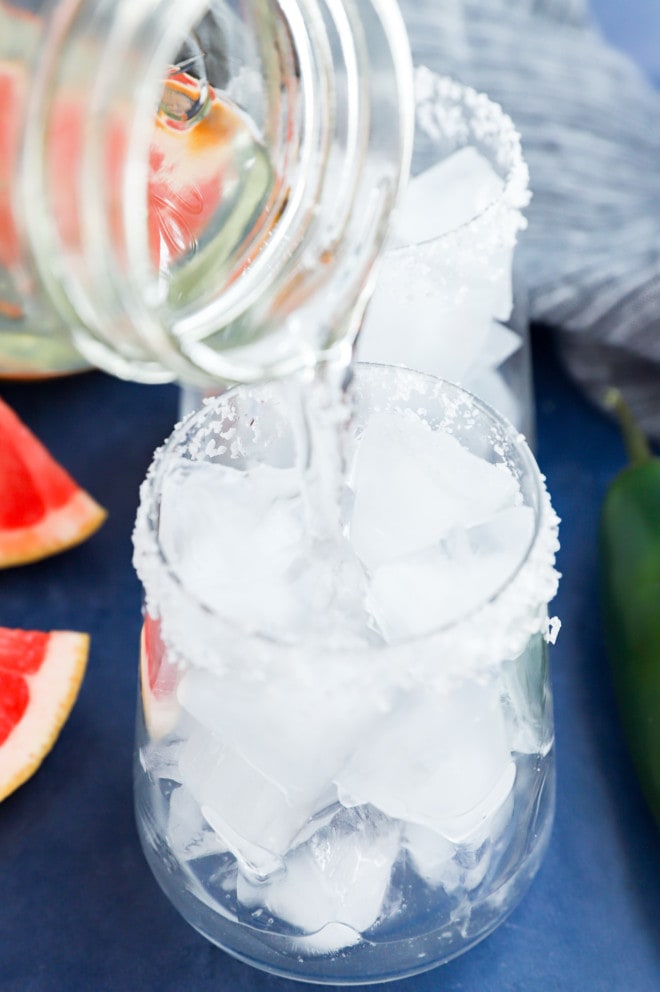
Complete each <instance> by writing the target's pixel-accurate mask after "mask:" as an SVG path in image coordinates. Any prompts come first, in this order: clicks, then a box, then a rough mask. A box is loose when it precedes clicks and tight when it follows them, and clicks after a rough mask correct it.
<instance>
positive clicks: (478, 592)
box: [367, 506, 534, 643]
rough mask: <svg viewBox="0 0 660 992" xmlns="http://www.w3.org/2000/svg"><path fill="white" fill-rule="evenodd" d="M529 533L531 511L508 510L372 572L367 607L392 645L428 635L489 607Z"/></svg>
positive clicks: (522, 551)
mask: <svg viewBox="0 0 660 992" xmlns="http://www.w3.org/2000/svg"><path fill="white" fill-rule="evenodd" d="M533 534H534V513H533V510H532V509H531V507H527V506H516V507H509V508H508V509H505V510H502V511H501V512H500V513H498V514H496V515H495V516H494V517H493V518H492V519H491V520H489V521H487V522H485V523H482V524H479V525H477V526H475V527H471V528H469V529H467V530H462V529H460V528H457V529H456V530H455V531H454V532H453V533H452V534H450V535H448V536H447V538H446V540H445V542H444V543H443V544H442V545H441V546H438V547H435V548H431V549H430V550H426V551H422V552H420V553H419V554H416V555H411V556H409V557H408V558H405V559H400V560H396V561H393V562H387V563H385V564H383V565H380V566H379V567H378V568H375V569H374V570H373V572H372V575H371V584H370V587H369V592H368V596H367V608H368V610H369V612H370V614H371V616H372V618H373V620H374V621H375V625H376V627H377V628H378V630H380V632H381V633H382V635H383V636H384V638H385V639H386V640H387V641H389V642H391V643H395V642H398V641H403V640H406V639H408V638H411V637H419V636H423V635H424V634H428V633H430V632H431V631H432V630H435V629H438V628H440V627H442V626H444V625H446V624H449V623H453V622H455V621H457V620H459V619H460V618H462V617H464V616H467V614H469V613H470V612H471V611H472V610H474V609H476V608H477V607H478V606H480V605H482V604H484V603H486V602H488V601H489V600H490V599H492V597H493V596H495V595H496V594H497V593H498V592H499V590H500V589H502V588H503V587H504V586H505V585H506V583H507V581H508V580H509V579H510V578H511V577H512V576H513V575H514V574H515V572H516V570H517V568H518V567H519V565H520V563H521V562H522V561H523V559H524V557H525V554H526V552H527V549H528V547H529V545H530V543H531V540H532V537H533Z"/></svg>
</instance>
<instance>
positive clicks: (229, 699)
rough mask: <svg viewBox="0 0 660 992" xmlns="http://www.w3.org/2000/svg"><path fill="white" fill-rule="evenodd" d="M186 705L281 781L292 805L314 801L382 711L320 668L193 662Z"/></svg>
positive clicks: (184, 688)
mask: <svg viewBox="0 0 660 992" xmlns="http://www.w3.org/2000/svg"><path fill="white" fill-rule="evenodd" d="M178 697H179V701H180V703H181V706H182V707H183V708H184V709H185V710H186V712H188V713H189V714H190V715H191V716H192V717H193V718H194V719H195V721H197V722H198V723H199V724H200V725H201V726H202V727H205V728H206V729H207V730H209V731H210V732H211V733H212V734H213V735H214V737H215V738H216V739H217V740H221V741H222V743H223V745H225V746H226V747H228V748H231V749H232V750H233V751H234V752H235V753H236V754H240V755H241V756H242V758H243V760H244V761H245V762H246V763H247V764H249V765H250V767H251V768H252V769H254V770H255V772H258V773H259V774H260V775H262V776H263V777H264V779H266V780H267V781H269V782H271V783H272V784H273V785H274V786H276V787H277V789H278V790H280V791H281V792H282V793H283V794H284V795H285V796H286V797H287V799H288V801H289V802H290V803H291V804H292V805H296V804H297V803H298V802H301V803H302V804H303V805H304V806H305V807H307V806H312V805H313V806H314V807H315V808H318V807H317V806H316V803H317V800H318V801H319V802H320V801H321V800H322V799H323V797H324V796H327V793H328V786H329V783H330V782H331V780H332V776H333V775H334V773H335V772H336V770H337V768H339V767H341V765H342V764H343V763H344V761H345V760H346V758H347V756H348V755H349V754H350V753H351V750H352V749H353V747H354V746H355V742H356V741H357V740H358V739H359V738H360V736H361V735H362V734H363V733H364V728H365V727H369V726H370V725H371V724H372V723H373V722H374V721H375V720H376V719H377V717H378V716H379V714H380V710H379V708H378V703H377V701H376V700H375V699H372V698H371V696H369V695H368V694H365V693H364V692H363V690H362V689H361V687H360V686H359V685H355V686H353V690H352V691H350V688H349V687H348V686H346V685H339V684H334V681H333V679H332V678H326V677H324V675H323V673H319V672H316V673H315V672H308V673H307V676H306V677H303V676H302V675H301V676H300V677H298V671H297V669H296V666H295V665H292V668H291V670H289V671H280V672H273V673H272V674H271V675H270V676H269V677H268V678H266V679H261V680H258V681H257V680H250V679H245V678H241V677H240V675H232V676H230V675H227V676H225V677H222V678H217V677H216V676H215V675H213V674H212V673H211V672H207V671H204V670H196V669H191V670H190V671H188V672H187V673H186V674H185V676H184V677H183V679H182V680H181V684H180V686H179V690H178Z"/></svg>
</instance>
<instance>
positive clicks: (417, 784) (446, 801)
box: [336, 660, 515, 843]
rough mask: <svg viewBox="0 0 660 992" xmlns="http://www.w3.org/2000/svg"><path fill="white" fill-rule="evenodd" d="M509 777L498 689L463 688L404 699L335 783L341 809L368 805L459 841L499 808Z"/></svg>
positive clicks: (511, 778)
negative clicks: (356, 805)
mask: <svg viewBox="0 0 660 992" xmlns="http://www.w3.org/2000/svg"><path fill="white" fill-rule="evenodd" d="M439 663H440V660H439ZM514 779H515V765H514V763H513V762H512V760H511V752H510V749H509V744H508V741H507V734H506V726H505V722H504V717H503V714H502V709H501V704H500V699H499V694H498V690H497V688H496V687H495V686H494V685H480V684H476V683H466V684H464V685H462V686H459V687H458V688H455V689H453V690H452V691H448V692H439V691H436V690H433V689H432V688H431V687H429V688H428V689H427V690H425V691H424V692H422V691H414V692H409V693H406V694H403V695H402V696H401V698H400V700H399V703H398V705H397V706H395V708H394V709H393V710H392V712H391V713H390V714H388V715H386V716H384V717H383V718H382V720H381V722H380V724H379V725H377V726H376V727H375V729H374V730H373V732H372V733H371V734H370V735H368V736H367V737H366V738H365V740H364V742H363V745H362V746H361V747H359V748H358V749H357V750H356V752H355V753H354V754H353V756H352V757H351V759H350V760H349V761H348V763H347V764H346V766H345V767H344V768H343V769H342V770H341V772H340V773H339V775H338V776H337V779H336V781H337V788H338V793H339V799H340V801H341V802H342V803H344V804H345V805H350V804H363V803H371V804H372V805H374V806H376V807H377V808H378V809H380V810H381V811H382V812H383V813H385V814H386V815H388V816H390V817H394V818H397V819H400V820H405V821H410V822H412V823H417V824H420V825H421V826H426V827H429V828H431V829H432V830H435V831H437V832H438V833H440V834H442V835H443V836H444V837H446V838H447V839H448V840H450V841H452V842H454V843H458V842H461V841H463V840H464V839H466V838H468V837H469V836H470V835H471V834H472V833H473V832H474V831H475V830H477V829H478V828H479V827H480V826H481V825H482V824H483V822H484V821H485V820H486V819H488V817H489V816H491V815H492V814H493V812H494V811H495V810H496V809H498V808H499V807H500V806H501V805H502V803H503V802H504V801H505V800H506V797H507V796H508V794H509V793H510V791H511V788H512V786H513V782H514Z"/></svg>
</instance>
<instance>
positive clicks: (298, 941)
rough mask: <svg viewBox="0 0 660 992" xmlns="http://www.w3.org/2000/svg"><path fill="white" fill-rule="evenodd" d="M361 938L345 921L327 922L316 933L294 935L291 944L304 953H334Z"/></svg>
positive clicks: (351, 945)
mask: <svg viewBox="0 0 660 992" xmlns="http://www.w3.org/2000/svg"><path fill="white" fill-rule="evenodd" d="M361 939H362V937H361V935H360V934H359V933H358V932H357V930H354V929H353V927H347V926H346V924H345V923H328V924H327V925H326V926H324V927H322V928H321V929H320V930H317V932H316V933H310V934H305V935H304V936H302V937H294V938H293V945H294V947H295V948H296V949H297V950H298V951H301V952H304V953H305V954H318V955H322V954H334V953H335V951H341V950H344V948H346V947H353V946H354V945H355V944H359V943H360V940H361Z"/></svg>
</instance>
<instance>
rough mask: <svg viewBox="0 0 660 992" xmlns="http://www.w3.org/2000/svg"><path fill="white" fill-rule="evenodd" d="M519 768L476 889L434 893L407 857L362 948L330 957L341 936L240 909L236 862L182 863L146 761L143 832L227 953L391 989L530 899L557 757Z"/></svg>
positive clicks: (177, 891) (316, 976)
mask: <svg viewBox="0 0 660 992" xmlns="http://www.w3.org/2000/svg"><path fill="white" fill-rule="evenodd" d="M517 764H518V776H517V782H516V787H515V790H514V793H515V795H514V812H513V815H512V818H511V823H510V826H509V828H508V829H507V830H506V831H505V833H504V835H503V837H502V839H501V841H500V842H498V847H497V849H496V850H493V851H492V852H491V856H490V860H489V867H488V869H487V871H486V873H485V875H484V877H483V879H482V880H481V881H479V883H478V885H476V886H475V887H474V888H473V889H472V891H467V890H465V889H463V890H454V891H447V890H445V889H443V888H442V887H441V886H439V887H434V888H431V887H430V886H429V885H427V884H426V883H425V882H424V881H422V880H421V879H420V878H419V877H417V876H416V875H415V873H414V872H413V871H411V870H410V866H409V865H407V864H406V859H405V856H404V857H403V858H402V859H401V861H400V863H399V865H398V866H396V867H395V869H394V873H393V879H392V890H393V891H392V895H391V897H390V899H389V904H388V910H386V911H385V912H383V914H382V916H381V918H380V919H379V920H378V921H377V923H376V924H375V925H374V926H372V927H371V928H370V930H369V931H367V932H365V933H364V934H363V935H359V940H358V942H357V943H355V944H353V946H343V947H341V948H338V949H334V950H331V951H328V952H325V953H324V951H323V947H322V942H323V939H324V936H325V939H327V940H328V941H332V940H333V938H335V937H336V933H333V932H332V931H328V932H327V934H325V935H324V934H323V933H320V934H319V933H317V934H305V933H302V932H300V931H296V930H295V928H293V927H291V926H290V925H289V926H288V927H287V925H286V924H284V925H283V924H282V922H281V921H279V920H277V919H274V918H273V917H270V916H263V915H259V916H256V917H255V918H250V915H249V913H247V912H246V911H245V910H241V908H240V907H239V906H237V904H236V900H235V898H234V897H233V896H232V895H231V885H232V881H231V879H232V873H233V872H234V871H235V865H232V863H231V861H232V860H233V859H230V858H228V857H227V855H222V854H220V855H212V854H211V855H207V856H202V857H200V858H197V859H195V858H192V859H191V860H190V861H188V862H187V863H183V862H182V861H181V860H180V858H179V857H178V856H177V854H176V853H175V852H174V851H173V850H172V848H171V846H170V844H169V843H168V838H167V833H166V831H163V829H162V824H158V823H157V822H155V819H154V817H155V816H157V815H158V810H159V809H161V811H162V810H163V809H164V808H165V807H166V805H167V803H168V799H167V798H166V797H165V796H164V795H163V794H162V789H163V784H164V783H163V780H160V783H159V784H156V783H155V782H154V781H153V780H150V778H149V777H147V776H145V774H144V772H143V769H142V767H141V766H139V759H138V766H137V767H136V793H135V796H136V819H137V824H138V832H139V835H140V841H141V844H142V848H143V850H144V853H145V856H146V859H147V861H148V863H149V866H150V868H151V870H152V872H153V873H154V875H155V877H156V879H157V881H158V883H159V885H160V886H161V888H162V889H163V891H164V893H165V894H166V896H167V897H168V898H169V900H170V901H171V902H172V904H173V905H174V906H175V907H176V909H177V910H178V911H179V912H180V913H181V915H182V916H183V917H184V919H186V920H187V922H188V923H189V924H190V925H191V926H192V927H193V928H194V929H195V930H197V931H198V932H199V933H200V934H202V936H204V937H205V938H206V939H207V940H209V941H210V942H211V943H213V944H215V945H216V946H217V947H219V948H221V950H223V951H226V952H227V953H228V954H230V955H232V956H233V957H235V958H237V959H239V960H240V961H243V962H245V963H246V964H249V965H251V966H253V967H255V968H257V969H259V970H261V971H265V972H268V973H270V974H273V975H277V976H279V977H282V978H288V979H294V980H297V981H302V982H310V983H314V984H321V985H363V984H377V983H383V982H388V981H394V980H397V979H401V978H407V977H411V976H413V975H416V974H420V973H421V972H424V971H429V970H431V969H433V968H436V967H439V966H440V965H443V964H446V963H447V962H448V961H450V960H452V959H453V958H455V957H458V956H459V955H461V954H463V953H465V952H466V951H468V950H470V949H471V948H472V947H474V946H475V945H476V944H478V943H479V942H480V941H482V940H483V939H485V938H486V937H487V936H489V935H490V934H491V933H492V932H493V931H494V930H495V929H496V928H497V927H499V926H500V924H501V923H502V922H503V921H504V920H505V919H506V918H507V917H508V916H509V915H510V914H511V913H512V912H513V910H514V909H515V908H516V906H518V904H519V903H520V901H521V900H522V899H523V897H524V896H525V894H526V893H527V891H528V889H529V887H530V884H531V883H532V880H533V878H534V876H535V875H536V873H537V871H538V868H539V866H540V864H541V862H542V859H543V857H544V854H545V851H546V848H547V846H548V842H549V838H550V834H551V829H552V821H553V817H554V804H555V769H554V758H553V752H552V751H551V752H550V753H549V754H548V755H546V757H545V758H542V759H540V758H538V757H535V758H532V756H526V757H524V758H522V759H520V758H519V759H518V762H517ZM172 785H174V784H173V783H172ZM174 787H176V786H174ZM165 791H167V787H166V788H165ZM157 793H158V795H157ZM474 857H475V864H474V865H473V866H472V868H471V869H470V867H469V866H468V868H467V873H469V871H470V870H472V871H474V872H477V873H478V872H479V870H480V869H479V865H478V858H479V853H478V852H476V853H475V855H474ZM394 890H397V891H396V893H395V892H394ZM333 926H335V927H336V926H341V925H340V924H333ZM276 928H277V932H276ZM287 929H288V931H289V932H286V931H287ZM325 929H326V930H327V929H328V928H327V927H326V928H325Z"/></svg>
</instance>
